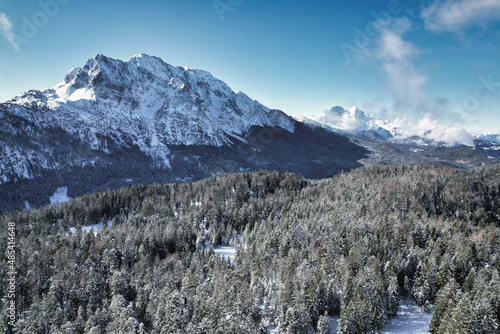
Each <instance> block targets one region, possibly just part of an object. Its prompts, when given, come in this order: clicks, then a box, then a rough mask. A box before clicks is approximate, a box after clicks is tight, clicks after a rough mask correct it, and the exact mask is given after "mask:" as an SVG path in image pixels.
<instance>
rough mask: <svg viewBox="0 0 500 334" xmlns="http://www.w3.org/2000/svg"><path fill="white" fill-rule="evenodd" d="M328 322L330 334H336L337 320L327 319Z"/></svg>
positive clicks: (334, 318) (333, 318)
mask: <svg viewBox="0 0 500 334" xmlns="http://www.w3.org/2000/svg"><path fill="white" fill-rule="evenodd" d="M329 320H330V333H331V334H336V333H337V327H338V326H339V318H337V317H329Z"/></svg>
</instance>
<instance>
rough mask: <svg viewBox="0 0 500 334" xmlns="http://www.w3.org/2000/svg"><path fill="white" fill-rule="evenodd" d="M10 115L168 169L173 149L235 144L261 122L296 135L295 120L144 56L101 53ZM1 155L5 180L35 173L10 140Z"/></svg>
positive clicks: (13, 106) (20, 101) (12, 106)
mask: <svg viewBox="0 0 500 334" xmlns="http://www.w3.org/2000/svg"><path fill="white" fill-rule="evenodd" d="M6 114H12V115H17V116H19V117H22V118H24V119H26V120H29V121H30V122H31V123H33V125H34V126H36V127H37V128H42V129H48V128H52V127H55V126H57V127H59V128H61V129H62V130H64V131H65V132H67V133H69V134H71V136H72V137H73V139H74V140H77V139H79V140H81V141H82V142H85V143H86V144H88V146H89V148H90V149H91V150H93V151H101V152H105V153H106V152H109V148H108V145H109V143H108V142H109V138H112V139H113V140H114V141H115V142H116V143H115V144H116V145H118V146H121V147H124V146H137V147H138V148H139V150H140V151H141V152H143V153H145V154H147V155H149V156H152V157H154V158H155V161H156V162H157V163H159V164H162V165H164V166H169V149H168V148H167V146H168V145H210V146H224V145H229V144H231V143H232V139H231V138H233V137H235V136H236V137H237V136H241V135H242V134H243V133H244V132H246V131H247V130H249V129H250V127H252V126H255V125H259V126H276V127H280V128H283V129H285V130H287V131H289V132H293V131H294V122H293V120H292V119H291V118H290V117H288V116H287V115H285V114H284V113H283V112H280V111H277V110H270V109H269V108H267V107H265V106H263V105H262V104H260V103H258V102H257V101H254V100H252V99H250V98H249V97H248V96H247V95H245V94H244V93H242V92H239V93H235V92H233V91H232V90H231V89H230V88H229V87H228V86H227V85H226V84H225V83H224V82H222V81H221V80H219V79H216V78H214V77H213V76H212V75H211V74H210V73H208V72H206V71H201V70H193V69H190V68H182V67H174V66H171V65H168V64H166V63H165V62H163V61H162V60H161V59H160V58H157V57H152V56H148V55H145V54H140V55H137V56H134V57H131V58H130V59H128V60H127V61H125V62H124V61H120V60H116V59H111V58H107V57H105V56H103V55H97V56H95V57H94V58H92V59H89V60H88V61H87V62H86V64H85V65H84V66H83V67H79V68H74V69H73V70H71V71H70V72H69V73H68V74H67V75H66V77H65V79H64V81H63V82H61V83H60V84H58V85H57V86H55V87H53V88H50V89H47V90H44V91H34V90H29V91H27V92H25V93H23V94H22V95H20V96H18V97H16V98H14V99H12V100H11V101H9V102H7V103H6V104H4V105H3V112H2V115H3V117H5V115H6ZM4 125H6V126H8V124H4ZM5 131H6V133H7V132H12V131H15V129H12V128H11V129H5ZM2 151H3V152H5V153H6V154H4V155H3V156H2V158H1V160H0V168H2V169H0V175H1V179H0V182H6V181H8V180H10V178H11V177H12V176H14V177H16V176H17V177H20V176H23V177H30V176H32V171H31V170H30V167H29V166H30V165H32V164H36V161H35V160H37V159H38V158H39V157H37V156H36V155H37V154H35V152H32V153H33V154H26V153H27V152H22V151H21V147H20V146H19V145H16V143H12V142H11V143H6V142H4V143H3V150H2ZM42 165H43V167H45V168H51V167H55V166H53V165H52V166H51V164H50V163H49V162H45V161H44V162H43V163H42ZM9 175H10V177H9Z"/></svg>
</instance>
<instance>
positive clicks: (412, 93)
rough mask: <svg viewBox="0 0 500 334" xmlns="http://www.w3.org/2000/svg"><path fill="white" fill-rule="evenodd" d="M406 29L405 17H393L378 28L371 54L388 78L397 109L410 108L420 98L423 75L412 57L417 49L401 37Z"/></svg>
mask: <svg viewBox="0 0 500 334" xmlns="http://www.w3.org/2000/svg"><path fill="white" fill-rule="evenodd" d="M410 29H411V22H410V20H409V19H408V18H406V17H401V18H397V19H394V20H393V22H391V24H389V25H388V26H386V27H384V28H382V29H381V30H380V36H379V38H378V40H377V45H376V50H375V54H376V57H377V59H378V61H379V62H380V67H381V69H382V70H383V71H384V72H385V74H386V75H387V78H388V79H389V82H390V85H391V88H392V91H393V92H394V94H395V98H396V101H395V103H396V106H397V107H398V109H409V110H412V109H414V108H415V107H417V106H416V104H419V103H420V102H421V100H422V98H423V95H424V94H423V92H422V88H423V86H424V85H425V83H426V82H427V76H426V75H425V74H424V73H423V72H422V71H420V70H418V69H417V68H416V67H415V65H414V58H415V57H416V56H417V55H418V54H419V53H420V50H419V49H418V48H417V47H416V46H415V45H413V44H412V43H410V42H408V41H406V40H405V39H404V37H403V36H404V34H405V33H406V32H408V31H409V30H410Z"/></svg>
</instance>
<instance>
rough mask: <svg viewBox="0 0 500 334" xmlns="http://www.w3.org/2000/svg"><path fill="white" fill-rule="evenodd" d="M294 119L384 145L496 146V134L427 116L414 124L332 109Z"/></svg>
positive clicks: (342, 109)
mask: <svg viewBox="0 0 500 334" xmlns="http://www.w3.org/2000/svg"><path fill="white" fill-rule="evenodd" d="M298 120H299V121H302V122H304V123H307V124H310V125H313V126H320V127H324V128H328V129H330V130H333V131H337V132H341V133H345V134H350V135H355V136H362V137H365V138H369V139H373V140H376V141H381V142H388V143H397V144H413V145H418V146H434V147H438V146H447V147H455V146H459V145H466V146H472V147H473V146H475V145H476V143H477V141H480V142H491V143H496V144H500V135H495V134H489V135H483V134H475V133H469V132H467V131H466V130H465V129H463V128H459V127H454V126H446V125H442V124H438V123H437V122H436V121H432V120H430V119H429V118H428V117H423V118H422V119H421V120H419V121H418V122H412V121H410V120H408V119H407V118H396V119H394V120H382V119H377V118H374V117H371V116H368V115H367V114H366V113H365V112H363V111H361V110H359V109H358V108H357V107H352V108H350V109H348V110H345V109H344V108H342V107H340V106H336V107H333V108H331V109H329V110H327V111H326V112H325V113H324V114H323V115H315V116H310V117H304V116H301V117H299V118H298Z"/></svg>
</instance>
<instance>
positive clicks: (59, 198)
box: [50, 187, 71, 205]
mask: <svg viewBox="0 0 500 334" xmlns="http://www.w3.org/2000/svg"><path fill="white" fill-rule="evenodd" d="M70 199H71V197H68V187H61V188H57V190H56V191H55V192H54V195H52V196H51V197H50V205H54V204H57V203H65V202H69V200H70Z"/></svg>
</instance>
